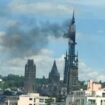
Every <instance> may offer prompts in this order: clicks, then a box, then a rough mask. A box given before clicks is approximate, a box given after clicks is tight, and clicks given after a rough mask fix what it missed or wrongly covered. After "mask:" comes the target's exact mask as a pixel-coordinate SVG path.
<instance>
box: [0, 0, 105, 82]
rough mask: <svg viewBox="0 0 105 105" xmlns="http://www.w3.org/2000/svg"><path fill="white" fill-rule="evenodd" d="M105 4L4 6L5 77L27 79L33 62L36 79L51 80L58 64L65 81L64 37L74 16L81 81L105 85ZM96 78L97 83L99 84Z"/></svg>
mask: <svg viewBox="0 0 105 105" xmlns="http://www.w3.org/2000/svg"><path fill="white" fill-rule="evenodd" d="M104 4H105V0H75V1H74V0H65V1H63V0H62V1H61V0H53V1H48V0H30V1H29V0H10V1H9V0H0V75H8V74H11V73H12V74H17V75H24V66H25V64H26V62H27V59H28V58H32V59H34V62H35V64H36V71H37V74H36V76H37V77H42V76H43V75H44V76H46V77H48V73H49V72H50V71H51V67H52V64H53V61H54V59H55V60H56V62H57V66H58V70H59V72H60V74H61V79H62V78H63V72H64V54H65V53H66V50H67V48H68V46H67V44H68V41H67V39H66V38H64V37H63V35H64V33H65V32H66V31H67V26H68V24H69V22H70V19H71V18H72V13H73V10H74V11H75V19H76V31H77V33H76V34H77V39H76V41H77V43H78V44H77V46H76V49H77V51H78V54H79V79H80V80H88V79H94V80H98V81H99V80H102V81H105V76H104V73H105V58H104V52H105V47H104V44H105V41H104V40H105V30H104V27H105V18H104V17H105V12H104V11H105V6H104ZM96 77H97V78H96Z"/></svg>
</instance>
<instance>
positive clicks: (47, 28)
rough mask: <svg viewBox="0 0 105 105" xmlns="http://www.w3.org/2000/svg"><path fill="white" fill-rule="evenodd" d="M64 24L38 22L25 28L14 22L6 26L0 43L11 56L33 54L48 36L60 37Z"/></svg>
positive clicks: (40, 47) (42, 45)
mask: <svg viewBox="0 0 105 105" xmlns="http://www.w3.org/2000/svg"><path fill="white" fill-rule="evenodd" d="M65 26H66V25H64V23H63V24H62V25H60V24H55V23H54V24H51V23H49V22H44V23H41V22H39V23H38V24H34V26H32V27H31V26H29V28H28V29H27V28H26V29H25V28H23V27H22V25H21V24H14V25H12V26H9V27H8V28H7V30H6V33H5V35H3V36H1V40H2V41H0V44H1V46H2V47H3V48H4V49H5V51H6V52H7V53H8V54H9V55H10V56H11V57H25V56H30V55H35V54H38V53H39V52H40V51H41V49H42V48H44V47H46V45H47V44H48V42H49V40H48V38H49V37H51V36H53V37H55V38H59V37H62V36H63V34H64V31H65V29H66V28H65Z"/></svg>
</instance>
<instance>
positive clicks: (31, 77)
mask: <svg viewBox="0 0 105 105" xmlns="http://www.w3.org/2000/svg"><path fill="white" fill-rule="evenodd" d="M35 78H36V65H35V64H34V61H33V60H28V62H27V64H26V65H25V79H24V91H25V93H33V92H35Z"/></svg>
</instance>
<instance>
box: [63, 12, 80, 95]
mask: <svg viewBox="0 0 105 105" xmlns="http://www.w3.org/2000/svg"><path fill="white" fill-rule="evenodd" d="M64 36H65V37H66V38H68V41H69V42H68V46H69V49H68V52H66V56H65V67H64V84H65V85H66V86H67V93H68V94H69V92H70V91H74V90H78V89H79V81H78V54H75V45H76V26H75V18H74V13H73V17H72V20H71V23H70V26H69V29H68V33H67V34H65V35H64Z"/></svg>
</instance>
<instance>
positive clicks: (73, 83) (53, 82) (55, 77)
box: [25, 13, 80, 97]
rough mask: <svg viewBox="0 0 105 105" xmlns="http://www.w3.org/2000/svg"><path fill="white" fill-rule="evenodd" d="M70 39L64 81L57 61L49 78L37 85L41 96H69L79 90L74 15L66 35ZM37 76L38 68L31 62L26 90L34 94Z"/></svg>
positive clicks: (28, 67)
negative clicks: (61, 78)
mask: <svg viewBox="0 0 105 105" xmlns="http://www.w3.org/2000/svg"><path fill="white" fill-rule="evenodd" d="M64 37H65V38H67V39H68V50H67V52H66V55H65V58H64V61H65V62H64V64H65V65H64V79H63V81H62V80H60V73H59V72H58V69H57V65H56V61H55V60H54V63H53V65H52V68H51V71H50V72H49V76H48V78H43V79H42V81H41V80H40V83H37V88H36V91H37V92H39V93H40V94H41V95H47V96H55V97H56V96H61V95H62V96H67V94H70V93H71V92H72V91H75V90H79V88H80V86H79V80H78V53H77V54H76V53H75V46H76V44H77V43H76V26H75V17H74V13H73V16H72V19H71V22H70V25H69V27H68V32H67V33H66V34H65V35H64ZM35 75H36V66H35V64H34V62H33V61H32V60H29V61H28V63H27V64H26V67H25V90H26V92H33V91H34V89H35V86H34V85H35V84H34V79H35Z"/></svg>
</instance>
